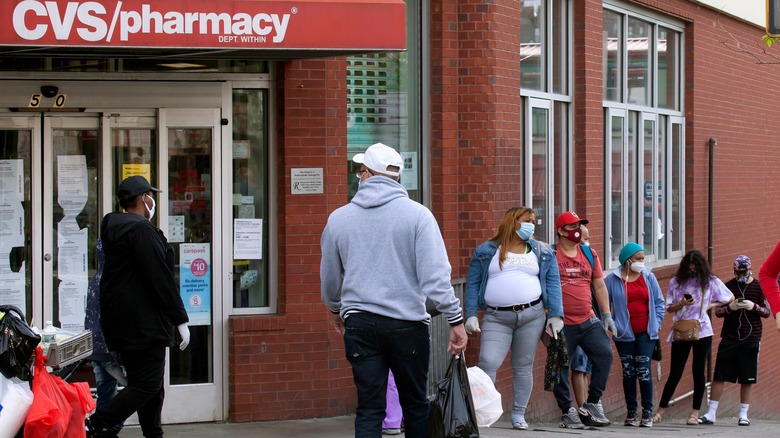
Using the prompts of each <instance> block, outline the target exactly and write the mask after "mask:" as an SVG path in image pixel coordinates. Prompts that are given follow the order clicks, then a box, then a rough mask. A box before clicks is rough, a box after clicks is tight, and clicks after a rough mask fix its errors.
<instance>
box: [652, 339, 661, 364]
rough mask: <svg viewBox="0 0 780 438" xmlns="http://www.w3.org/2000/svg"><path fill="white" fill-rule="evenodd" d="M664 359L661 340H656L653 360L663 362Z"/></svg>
mask: <svg viewBox="0 0 780 438" xmlns="http://www.w3.org/2000/svg"><path fill="white" fill-rule="evenodd" d="M662 358H663V355H662V354H661V339H656V340H655V345H653V360H661V359H662Z"/></svg>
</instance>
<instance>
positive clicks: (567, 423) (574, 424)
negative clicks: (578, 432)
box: [558, 408, 585, 429]
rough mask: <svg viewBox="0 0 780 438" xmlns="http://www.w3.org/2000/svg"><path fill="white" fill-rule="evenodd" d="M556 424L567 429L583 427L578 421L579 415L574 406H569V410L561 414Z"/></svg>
mask: <svg viewBox="0 0 780 438" xmlns="http://www.w3.org/2000/svg"><path fill="white" fill-rule="evenodd" d="M558 426H559V427H563V428H567V429H585V425H584V424H582V421H580V416H579V414H578V413H577V410H576V409H574V408H569V412H567V413H565V414H563V415H562V416H561V422H560V423H559V424H558Z"/></svg>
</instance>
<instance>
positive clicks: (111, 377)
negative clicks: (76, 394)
mask: <svg viewBox="0 0 780 438" xmlns="http://www.w3.org/2000/svg"><path fill="white" fill-rule="evenodd" d="M92 371H93V372H94V373H95V390H96V392H97V402H96V404H97V407H98V408H101V407H103V406H105V405H106V403H108V401H109V400H111V399H112V398H114V396H115V395H116V388H117V385H122V386H127V376H125V372H124V370H123V369H122V366H121V365H118V364H117V363H116V362H112V361H102V360H93V361H92ZM122 426H124V422H120V423H118V424H116V425H114V426H113V427H109V428H108V429H109V430H111V431H113V432H119V431H120V430H122Z"/></svg>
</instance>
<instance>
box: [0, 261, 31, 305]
mask: <svg viewBox="0 0 780 438" xmlns="http://www.w3.org/2000/svg"><path fill="white" fill-rule="evenodd" d="M24 273H25V269H24V262H22V263H21V266H20V268H19V270H18V271H17V272H14V271H13V270H11V265H10V262H9V257H8V254H0V303H2V304H10V305H13V306H16V307H18V308H19V310H21V311H22V313H24V314H25V315H28V313H27V302H26V300H25V296H26V293H25V289H24V286H25V281H24V275H25V274H24Z"/></svg>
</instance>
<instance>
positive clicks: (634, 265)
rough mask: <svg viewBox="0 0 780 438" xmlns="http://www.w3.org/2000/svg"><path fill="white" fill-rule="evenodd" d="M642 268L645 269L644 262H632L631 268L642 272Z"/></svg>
mask: <svg viewBox="0 0 780 438" xmlns="http://www.w3.org/2000/svg"><path fill="white" fill-rule="evenodd" d="M642 269H645V264H644V262H634V263H631V270H632V271H634V272H642Z"/></svg>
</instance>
